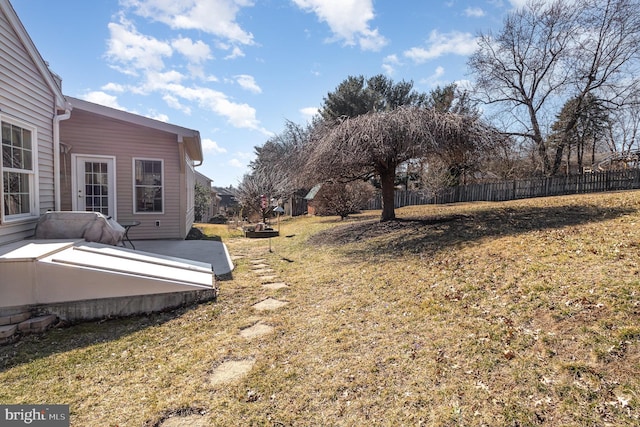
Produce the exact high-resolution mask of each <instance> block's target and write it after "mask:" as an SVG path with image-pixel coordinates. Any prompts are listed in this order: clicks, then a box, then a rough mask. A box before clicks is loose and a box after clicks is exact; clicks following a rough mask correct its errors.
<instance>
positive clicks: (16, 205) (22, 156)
mask: <svg viewBox="0 0 640 427" xmlns="http://www.w3.org/2000/svg"><path fill="white" fill-rule="evenodd" d="M34 139H35V138H34V131H33V130H31V129H27V128H24V127H21V126H18V125H16V124H13V123H9V122H5V121H3V122H2V167H1V168H0V170H2V217H3V219H4V220H12V219H19V218H22V217H28V216H33V215H36V211H37V200H36V197H35V186H36V184H35V181H36V179H35V151H34V149H35V148H34V143H35V141H34Z"/></svg>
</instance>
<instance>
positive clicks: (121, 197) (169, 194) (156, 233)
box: [60, 109, 186, 239]
mask: <svg viewBox="0 0 640 427" xmlns="http://www.w3.org/2000/svg"><path fill="white" fill-rule="evenodd" d="M60 140H61V142H63V143H64V144H67V145H69V146H71V147H72V148H71V152H70V153H68V154H64V155H62V156H61V157H62V160H61V163H62V165H61V168H62V169H63V170H64V171H65V172H64V175H63V176H62V177H61V185H62V187H63V192H62V208H63V209H70V208H71V194H70V189H71V182H72V179H73V177H72V176H71V161H72V160H71V159H72V157H71V155H72V154H76V155H84V154H86V155H103V156H115V158H116V165H115V169H116V199H117V214H116V218H117V219H118V220H119V221H129V220H136V221H140V222H141V224H140V226H138V227H134V228H132V229H131V231H130V233H129V236H130V237H131V238H132V239H180V238H184V237H185V232H184V224H185V222H184V221H185V216H184V215H185V213H184V212H186V207H185V206H184V202H181V200H183V197H184V193H185V191H184V190H182V189H183V188H184V187H182V186H181V185H182V184H184V177H183V176H182V174H181V171H180V169H181V168H180V166H181V164H180V162H181V157H180V155H179V145H178V142H177V136H176V135H175V134H171V133H167V132H163V131H158V130H155V129H151V128H148V127H144V126H137V125H133V124H130V123H125V122H122V121H118V120H115V119H111V118H108V117H104V116H101V115H97V114H93V113H90V112H86V111H83V110H79V109H74V110H73V112H72V114H71V118H70V119H69V120H65V121H63V122H61V123H60ZM134 158H144V159H155V160H163V162H164V183H163V185H164V213H158V214H153V213H149V214H146V213H145V214H135V213H134V206H133V159H134ZM183 170H184V168H183ZM156 221H160V226H159V227H157V226H156V225H155V224H156Z"/></svg>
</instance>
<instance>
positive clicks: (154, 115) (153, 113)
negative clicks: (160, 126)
mask: <svg viewBox="0 0 640 427" xmlns="http://www.w3.org/2000/svg"><path fill="white" fill-rule="evenodd" d="M145 117H148V118H150V119H154V120H158V121H160V122H165V123H169V116H167V115H166V114H164V113H159V112H157V111H153V110H152V111H150V112H149V113H148V114H145Z"/></svg>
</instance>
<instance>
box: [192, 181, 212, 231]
mask: <svg viewBox="0 0 640 427" xmlns="http://www.w3.org/2000/svg"><path fill="white" fill-rule="evenodd" d="M209 206H211V189H210V188H207V187H205V186H204V185H202V184H200V183H199V182H196V188H195V206H194V215H195V220H196V221H198V222H204V221H207V220H209V218H205V217H204V216H205V215H206V214H207V213H208V212H209Z"/></svg>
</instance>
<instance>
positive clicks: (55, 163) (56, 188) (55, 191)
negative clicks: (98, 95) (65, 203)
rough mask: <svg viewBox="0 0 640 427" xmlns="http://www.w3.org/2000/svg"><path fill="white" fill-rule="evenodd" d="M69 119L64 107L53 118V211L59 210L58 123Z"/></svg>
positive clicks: (68, 108) (69, 113)
mask: <svg viewBox="0 0 640 427" xmlns="http://www.w3.org/2000/svg"><path fill="white" fill-rule="evenodd" d="M69 117H71V107H70V106H69V105H67V106H66V108H65V110H64V114H56V115H55V116H53V194H54V209H55V210H56V211H59V210H60V199H61V195H60V172H61V171H60V122H61V121H63V120H67V119H68V118H69Z"/></svg>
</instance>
